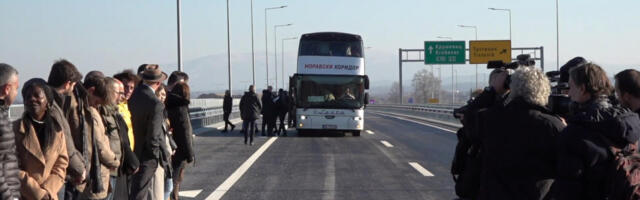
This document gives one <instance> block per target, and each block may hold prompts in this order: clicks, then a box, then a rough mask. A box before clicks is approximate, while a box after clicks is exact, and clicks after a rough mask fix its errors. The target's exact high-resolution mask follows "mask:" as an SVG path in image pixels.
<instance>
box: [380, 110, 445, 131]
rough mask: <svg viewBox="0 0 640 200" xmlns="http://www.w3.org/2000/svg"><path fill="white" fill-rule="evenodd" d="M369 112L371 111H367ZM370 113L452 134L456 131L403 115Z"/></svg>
mask: <svg viewBox="0 0 640 200" xmlns="http://www.w3.org/2000/svg"><path fill="white" fill-rule="evenodd" d="M369 112H371V111H369ZM371 113H374V114H378V115H382V116H387V117H391V118H395V119H399V120H404V121H408V122H413V123H416V124H420V125H424V126H428V127H433V128H435V129H439V130H443V131H446V132H449V133H454V134H455V133H456V132H455V131H452V130H449V129H446V128H442V127H439V126H436V125H432V124H427V123H424V122H419V121H416V120H412V119H409V118H405V117H397V116H393V115H390V114H384V113H381V112H371Z"/></svg>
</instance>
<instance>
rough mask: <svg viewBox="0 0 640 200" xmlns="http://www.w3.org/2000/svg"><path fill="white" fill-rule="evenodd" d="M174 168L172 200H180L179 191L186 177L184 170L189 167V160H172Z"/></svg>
mask: <svg viewBox="0 0 640 200" xmlns="http://www.w3.org/2000/svg"><path fill="white" fill-rule="evenodd" d="M171 165H172V166H173V192H172V193H171V200H178V199H179V196H178V191H180V184H181V183H182V178H183V177H184V169H185V168H186V167H187V160H178V159H174V160H172V163H171Z"/></svg>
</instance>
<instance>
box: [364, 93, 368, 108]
mask: <svg viewBox="0 0 640 200" xmlns="http://www.w3.org/2000/svg"><path fill="white" fill-rule="evenodd" d="M368 104H369V93H368V92H367V93H364V105H368Z"/></svg>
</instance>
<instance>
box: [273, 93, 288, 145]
mask: <svg viewBox="0 0 640 200" xmlns="http://www.w3.org/2000/svg"><path fill="white" fill-rule="evenodd" d="M276 109H277V115H278V116H277V117H278V119H280V124H279V126H278V127H277V130H276V132H278V135H280V134H281V133H282V134H283V136H287V129H286V128H285V126H284V124H285V122H284V119H285V117H287V113H288V112H289V96H288V95H287V92H285V91H284V90H282V89H280V90H279V91H278V100H277V101H276Z"/></svg>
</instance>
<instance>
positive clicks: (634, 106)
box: [614, 69, 640, 113]
mask: <svg viewBox="0 0 640 200" xmlns="http://www.w3.org/2000/svg"><path fill="white" fill-rule="evenodd" d="M614 78H615V79H616V94H617V96H618V101H619V102H620V104H621V105H622V106H624V107H626V108H629V109H631V110H633V111H634V112H636V113H640V72H638V71H637V70H635V69H627V70H624V71H622V72H620V73H618V74H616V76H615V77H614Z"/></svg>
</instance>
